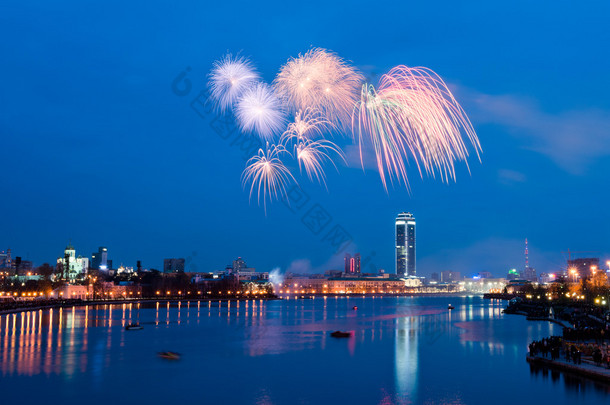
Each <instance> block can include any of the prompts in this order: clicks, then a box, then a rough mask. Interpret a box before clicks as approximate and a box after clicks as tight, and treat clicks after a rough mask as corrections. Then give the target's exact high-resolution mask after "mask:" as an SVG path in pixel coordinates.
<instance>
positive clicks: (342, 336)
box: [330, 330, 352, 338]
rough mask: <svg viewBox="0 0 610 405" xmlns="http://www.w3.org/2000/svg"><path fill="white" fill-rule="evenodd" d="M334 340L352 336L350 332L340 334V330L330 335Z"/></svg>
mask: <svg viewBox="0 0 610 405" xmlns="http://www.w3.org/2000/svg"><path fill="white" fill-rule="evenodd" d="M330 335H331V336H332V337H334V338H348V337H351V336H352V333H351V332H342V331H340V330H337V331H334V332H332V333H331V334H330Z"/></svg>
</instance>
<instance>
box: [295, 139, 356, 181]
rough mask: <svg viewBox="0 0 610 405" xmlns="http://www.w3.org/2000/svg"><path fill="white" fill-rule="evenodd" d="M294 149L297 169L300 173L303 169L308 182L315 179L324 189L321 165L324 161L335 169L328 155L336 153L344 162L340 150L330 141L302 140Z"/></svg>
mask: <svg viewBox="0 0 610 405" xmlns="http://www.w3.org/2000/svg"><path fill="white" fill-rule="evenodd" d="M295 149H296V157H297V160H298V162H299V169H300V170H301V171H303V169H305V173H306V174H307V177H308V178H309V180H310V181H313V180H314V178H315V179H316V180H317V181H318V182H319V183H322V184H324V187H326V174H325V173H324V169H323V167H322V164H323V163H324V162H325V161H329V162H330V163H332V165H333V166H334V167H335V169H336V168H337V166H336V165H335V163H334V161H333V160H332V158H331V156H330V153H331V152H332V153H336V154H337V155H338V156H339V157H341V159H343V161H345V157H344V156H343V152H342V151H341V149H339V147H338V146H337V145H335V144H334V143H332V142H331V141H327V140H325V139H320V140H317V141H312V140H309V139H303V140H302V141H300V142H299V143H298V144H297V145H296V147H295Z"/></svg>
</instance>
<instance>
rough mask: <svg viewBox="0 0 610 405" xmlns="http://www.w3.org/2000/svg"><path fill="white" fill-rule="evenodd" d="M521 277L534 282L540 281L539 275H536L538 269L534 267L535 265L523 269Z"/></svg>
mask: <svg viewBox="0 0 610 405" xmlns="http://www.w3.org/2000/svg"><path fill="white" fill-rule="evenodd" d="M521 278H522V279H523V280H527V281H532V282H536V281H538V276H536V269H534V268H533V267H530V266H527V267H526V268H525V269H524V270H523V273H522V274H521Z"/></svg>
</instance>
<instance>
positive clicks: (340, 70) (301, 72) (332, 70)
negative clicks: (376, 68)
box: [274, 48, 364, 128]
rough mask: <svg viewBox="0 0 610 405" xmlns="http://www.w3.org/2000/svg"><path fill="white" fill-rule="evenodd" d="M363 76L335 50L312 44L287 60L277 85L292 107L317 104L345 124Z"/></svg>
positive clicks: (306, 106) (319, 108)
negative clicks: (302, 52)
mask: <svg viewBox="0 0 610 405" xmlns="http://www.w3.org/2000/svg"><path fill="white" fill-rule="evenodd" d="M363 80H364V77H363V76H362V74H360V73H359V72H358V71H357V70H356V69H355V68H354V67H352V66H350V65H349V64H348V63H347V62H346V61H345V60H343V59H342V58H340V57H339V56H337V55H336V54H334V53H332V52H329V51H327V50H325V49H321V48H313V49H311V50H309V51H308V52H306V53H305V54H304V55H299V56H298V57H297V58H292V59H290V60H288V62H287V63H286V64H285V65H284V66H282V68H281V69H280V72H279V73H278V75H277V77H276V79H275V81H274V86H275V87H276V89H277V91H278V93H279V94H280V95H281V96H282V97H283V98H284V99H285V100H286V102H287V104H288V105H289V107H290V109H291V111H293V112H296V111H299V110H305V109H307V108H308V107H311V108H315V109H317V110H319V111H320V112H322V113H323V114H324V115H325V116H326V118H327V119H328V120H329V121H331V122H332V123H334V124H336V125H339V126H342V127H344V128H346V127H348V124H349V119H350V116H351V113H352V110H353V107H354V104H355V103H356V101H357V100H358V91H359V89H360V86H361V85H362V82H363Z"/></svg>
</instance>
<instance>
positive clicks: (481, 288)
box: [463, 277, 506, 294]
mask: <svg viewBox="0 0 610 405" xmlns="http://www.w3.org/2000/svg"><path fill="white" fill-rule="evenodd" d="M463 283H464V289H465V291H468V292H471V293H476V294H485V293H501V292H502V291H504V287H506V279H503V278H490V277H486V278H479V279H472V280H468V281H465V282H463Z"/></svg>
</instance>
